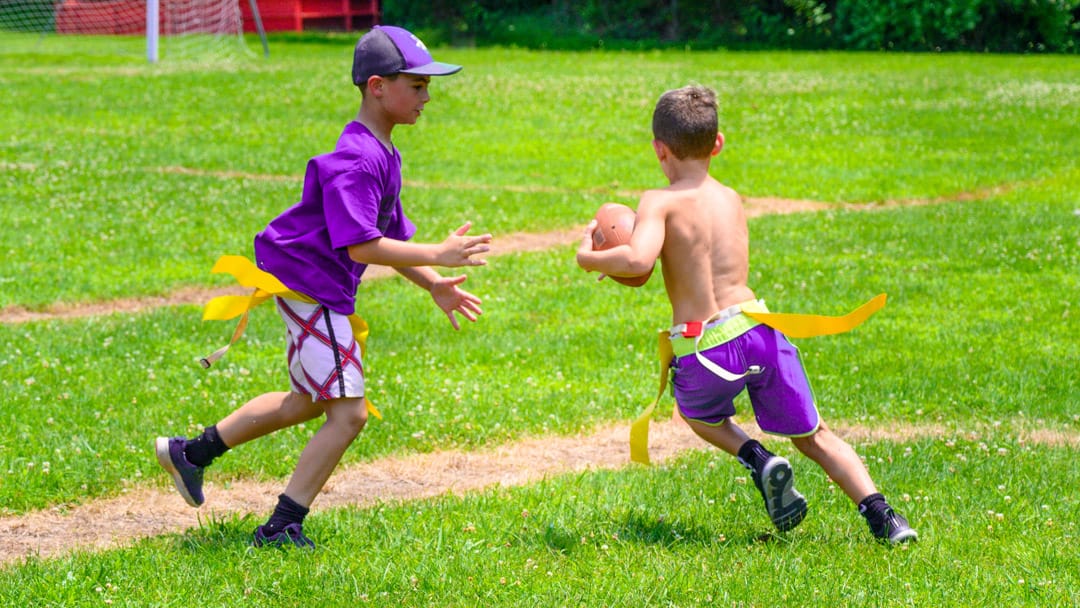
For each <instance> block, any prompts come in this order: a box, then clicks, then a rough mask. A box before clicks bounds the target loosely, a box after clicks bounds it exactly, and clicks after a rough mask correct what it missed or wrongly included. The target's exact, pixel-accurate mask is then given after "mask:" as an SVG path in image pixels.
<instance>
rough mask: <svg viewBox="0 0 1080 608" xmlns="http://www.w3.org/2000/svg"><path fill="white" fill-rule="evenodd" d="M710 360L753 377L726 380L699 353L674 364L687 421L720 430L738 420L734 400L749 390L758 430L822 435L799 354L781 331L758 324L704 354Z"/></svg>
mask: <svg viewBox="0 0 1080 608" xmlns="http://www.w3.org/2000/svg"><path fill="white" fill-rule="evenodd" d="M701 355H703V356H704V357H706V358H707V359H708V360H709V361H712V362H713V363H716V364H717V365H719V366H720V367H722V368H724V369H725V370H728V371H730V372H732V373H734V374H741V373H743V372H745V371H746V370H747V369H749V368H750V367H751V366H755V365H756V366H759V367H760V368H761V371H760V372H759V373H751V374H749V375H746V376H744V377H742V378H740V379H738V380H735V381H727V380H724V379H723V378H720V377H719V376H717V375H716V374H714V373H713V372H711V371H709V370H708V369H707V368H706V367H705V366H703V365H702V364H701V363H700V362H699V361H698V360H697V357H696V356H695V355H694V353H690V354H689V355H685V356H681V357H675V358H674V359H672V362H671V371H672V379H671V384H672V387H673V388H674V392H675V402H676V403H677V404H678V407H679V411H680V412H681V413H682V415H683V416H685V417H686V418H689V419H691V420H695V421H698V422H701V423H704V424H708V425H714V426H715V425H719V424H722V423H723V422H724V421H725V420H727V419H728V418H730V417H731V416H734V415H735V397H736V396H737V395H738V394H739V393H741V392H742V391H743V389H744V388H745V389H746V391H747V393H748V394H749V396H750V404H751V405H752V406H753V408H754V417H755V418H756V420H757V424H758V427H759V428H760V429H761V430H762V431H764V432H766V433H770V434H773V435H783V436H787V437H801V436H806V435H811V434H813V433H814V432H815V431H817V428H818V424H819V422H820V418H819V416H818V411H817V406H816V405H815V403H814V394H813V391H812V390H811V388H810V381H809V380H808V379H807V377H806V370H804V369H803V366H802V362H801V361H800V360H799V351H798V349H796V348H795V345H793V344H792V343H791V342H789V341H788V339H787V338H786V337H785V336H784V334H782V333H780V332H779V331H777V330H775V329H773V328H771V327H768V326H767V325H755V326H754V327H752V328H750V329H749V330H747V331H746V332H745V333H743V334H742V335H739V336H737V337H735V338H733V339H731V340H729V341H727V342H724V343H722V344H719V345H717V346H714V347H712V348H709V349H707V350H704V351H701Z"/></svg>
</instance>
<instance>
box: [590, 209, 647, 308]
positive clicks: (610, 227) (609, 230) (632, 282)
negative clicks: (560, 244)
mask: <svg viewBox="0 0 1080 608" xmlns="http://www.w3.org/2000/svg"><path fill="white" fill-rule="evenodd" d="M595 219H596V231H594V232H593V250H594V251H603V250H605V249H611V248H612V247H617V246H619V245H625V244H627V243H629V242H630V236H631V235H633V234H634V224H635V223H637V213H635V212H634V210H633V209H631V208H630V207H627V206H626V205H620V204H619V203H604V204H603V205H600V208H599V209H598V210H597V211H596V216H595ZM652 273H653V269H652V268H650V269H649V272H646V273H645V274H643V275H641V276H637V277H613V276H610V275H608V278H609V279H611V280H612V281H615V282H616V283H621V284H623V285H628V286H630V287H640V286H642V285H644V284H645V283H646V282H647V281H648V280H649V277H651V276H652Z"/></svg>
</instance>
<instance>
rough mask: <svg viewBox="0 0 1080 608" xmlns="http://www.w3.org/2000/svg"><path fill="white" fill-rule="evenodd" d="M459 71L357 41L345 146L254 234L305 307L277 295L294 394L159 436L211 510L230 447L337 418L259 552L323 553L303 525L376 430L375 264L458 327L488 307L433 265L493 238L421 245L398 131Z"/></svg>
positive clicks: (393, 45)
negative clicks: (356, 323)
mask: <svg viewBox="0 0 1080 608" xmlns="http://www.w3.org/2000/svg"><path fill="white" fill-rule="evenodd" d="M459 70H461V66H456V65H450V64H446V63H440V62H436V61H434V60H433V59H432V57H431V55H430V54H429V53H428V51H427V48H426V47H425V46H424V44H423V43H422V42H421V41H420V40H419V39H418V38H417V37H416V36H414V35H412V34H411V33H409V32H408V31H406V30H404V29H401V28H398V27H393V26H375V27H374V28H373V29H372V30H371V31H370V32H368V33H367V34H365V35H364V36H363V37H361V38H360V40H359V41H358V42H357V44H356V49H355V51H354V54H353V67H352V75H353V82H354V84H356V86H357V87H359V89H360V93H361V95H362V101H361V103H360V110H359V113H358V114H357V117H356V120H355V121H353V122H351V123H349V124H348V125H346V126H345V130H344V132H343V133H342V134H341V137H340V138H339V139H338V142H337V147H336V149H335V150H334V151H333V152H331V153H329V154H324V155H321V156H316V157H315V158H312V159H311V160H310V161H309V162H308V166H307V172H306V174H305V177H304V189H303V195H302V197H301V199H300V202H299V203H297V204H295V205H293V206H292V207H290V208H288V209H286V210H285V212H283V213H282V214H281V215H279V216H278V217H276V218H274V219H273V220H272V221H271V222H270V224H269V225H267V227H266V228H265V229H264V230H263V231H262V232H260V233H259V234H257V235H256V236H255V259H256V263H257V264H258V267H259V269H261V270H263V271H265V272H267V273H269V274H271V275H273V276H274V278H276V279H278V280H279V281H280V282H281V283H282V284H284V285H285V286H286V287H287V288H289V289H290V290H292V291H293V292H295V293H296V294H301V295H300V297H301V299H293V298H291V297H281V296H278V297H275V298H274V300H275V303H276V304H277V307H278V311H279V312H280V313H281V316H282V319H283V320H284V321H285V325H286V328H287V337H288V344H287V353H288V362H289V380H290V384H291V390H290V391H289V392H274V393H266V394H264V395H260V396H258V397H255V398H254V399H252V400H251V401H248V402H247V403H245V404H244V405H243V406H241V407H240V408H239V409H237V410H236V411H234V412H233V413H231V414H229V415H228V416H226V417H225V418H224V419H222V420H221V421H220V422H218V423H217V424H216V425H214V426H210V427H207V428H206V429H205V430H204V432H203V433H202V435H200V436H199V437H196V438H194V439H185V438H183V437H172V438H168V437H158V439H157V443H156V451H157V457H158V461H159V462H160V463H161V465H162V467H164V468H165V470H167V471H168V472H169V474H170V475H172V477H173V481H174V482H175V484H176V488H177V490H179V492H180V494H181V495H182V496H183V497H184V499H185V500H186V501H187V502H188V503H189V504H191V505H192V506H196V507H197V506H199V505H201V504H202V503H203V501H204V497H203V492H202V479H203V470H204V469H205V468H206V467H207V466H208V465H209V464H210V463H211V462H212V461H213V460H214V458H216V457H217V456H220V455H221V454H223V453H225V451H226V450H228V449H230V448H232V447H236V446H237V445H240V444H242V443H245V442H247V441H251V440H252V439H256V438H258V437H261V436H263V435H266V434H269V433H272V432H274V431H277V430H279V429H282V428H285V427H288V426H292V425H295V424H299V423H301V422H305V421H307V420H312V419H314V418H318V417H320V416H323V415H325V416H326V421H325V422H324V423H323V425H322V426H321V427H320V428H319V430H318V432H317V433H315V435H314V436H313V437H312V438H311V440H310V441H309V442H308V444H307V446H305V448H304V450H303V452H302V453H301V455H300V459H299V461H298V462H297V465H296V470H295V471H294V473H293V475H292V477H291V478H290V480H289V483H288V485H287V486H286V487H285V491H284V492H283V493H282V494H281V495H280V496H279V497H278V504H277V507H276V508H275V509H274V513H273V514H272V515H271V516H270V518H269V520H268V521H267V522H266V523H265V524H263V525H261V526H259V527H258V528H256V529H255V534H254V541H253V543H254V545H255V546H263V545H267V544H285V545H296V546H300V547H314V543H313V542H312V541H311V540H310V539H309V538H308V537H306V536H305V535H304V534H303V529H302V526H303V521H304V517H305V516H306V515H307V513H308V510H309V508H310V506H311V503H312V502H313V501H314V499H315V497H316V496H317V495H318V493H319V492H320V491H321V490H322V487H323V485H324V484H325V483H326V481H327V479H329V477H330V474H331V473H332V472H333V470H334V468H335V467H336V466H337V463H338V462H339V461H340V459H341V456H342V455H343V454H344V453H345V450H346V449H347V448H348V447H349V445H350V444H351V443H352V441H353V440H354V439H355V438H356V437H357V435H359V433H360V431H361V430H362V429H363V428H364V425H365V423H366V422H367V414H368V412H367V407H366V401H365V399H364V394H365V391H364V374H363V367H362V363H361V360H360V347H359V346H358V344H357V341H356V339H355V337H354V335H353V329H352V327H351V325H350V320H349V317H350V316H351V315H353V314H354V313H355V310H356V290H357V287H358V286H359V284H360V278H361V276H362V275H363V273H364V270H365V269H366V268H367V266H368V265H369V264H380V265H384V266H390V267H393V268H394V269H395V270H397V272H399V273H400V274H401V275H403V276H405V277H406V278H407V279H409V280H410V281H412V282H413V283H415V284H417V285H418V286H420V287H423V288H424V289H426V290H427V291H429V292H430V293H431V296H432V298H433V299H434V300H435V303H436V305H438V306H439V308H440V309H442V311H443V312H444V313H446V316H447V317H448V318H449V320H450V323H451V324H452V325H453V327H454V329H455V330H456V329H459V328H460V327H459V324H458V320H457V317H456V316H455V313H456V314H460V315H461V316H463V317H465V318H466V319H468V320H470V321H475V320H476V318H477V316H478V315H480V314H481V313H482V311H481V309H480V299H479V298H478V297H476V296H475V295H473V294H471V293H469V292H467V291H464V290H463V289H461V288H460V285H461V283H463V282H464V281H465V278H466V277H465V275H459V276H455V277H443V276H441V275H440V274H439V273H437V272H436V271H435V270H433V269H432V268H431V266H445V267H458V266H480V265H483V264H485V261H484V260H483V259H480V258H477V257H474V256H476V255H477V254H482V253H484V252H486V251H488V250H489V246H490V245H489V244H490V242H491V235H490V234H485V235H482V236H468V235H467V233H468V231H469V228H470V224H469V223H465V224H464V225H463V226H461V227H460V228H458V229H457V230H456V231H454V233H453V234H451V235H450V236H449V237H447V239H446V240H444V241H443V242H441V243H410V242H408V241H409V239H410V238H412V236H413V234H414V233H415V232H416V227H415V226H414V225H413V223H412V222H411V221H409V218H408V217H406V216H405V212H404V210H403V209H402V206H401V199H400V193H401V156H400V154H399V153H398V150H397V148H395V147H394V145H393V143H392V142H391V140H390V132H391V131H392V130H393V128H394V126H395V125H399V124H414V123H416V120H417V119H418V118H419V117H420V113H421V111H423V108H424V104H426V103H427V102H428V101H429V100H430V96H429V94H428V84H429V83H430V81H431V77H432V76H441V75H449V74H454V73H456V72H458V71H459Z"/></svg>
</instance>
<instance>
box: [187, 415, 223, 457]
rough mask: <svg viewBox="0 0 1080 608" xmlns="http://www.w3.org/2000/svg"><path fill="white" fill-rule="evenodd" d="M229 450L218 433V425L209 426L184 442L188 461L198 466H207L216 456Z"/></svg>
mask: <svg viewBox="0 0 1080 608" xmlns="http://www.w3.org/2000/svg"><path fill="white" fill-rule="evenodd" d="M227 451H229V446H227V445H225V442H224V441H222V440H221V436H220V435H218V432H217V425H214V426H208V427H206V429H205V430H203V433H202V435H199V436H198V437H196V438H195V439H192V440H190V441H188V442H187V443H186V444H184V456H185V457H187V459H188V462H190V463H191V464H193V465H195V466H197V467H205V466H207V465H209V464H210V463H211V462H213V461H214V459H215V458H217V457H218V456H221V455H222V454H224V453H225V452H227Z"/></svg>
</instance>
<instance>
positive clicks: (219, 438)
mask: <svg viewBox="0 0 1080 608" xmlns="http://www.w3.org/2000/svg"><path fill="white" fill-rule="evenodd" d="M322 412H323V410H322V408H321V407H319V406H318V405H315V404H314V403H313V402H312V400H311V397H310V396H308V395H303V394H300V393H280V392H278V393H266V394H263V395H259V396H258V397H255V398H254V399H252V400H251V401H248V402H247V403H245V404H244V405H242V406H240V407H239V408H238V409H237V410H236V411H234V412H233V413H231V414H229V415H228V416H226V417H225V418H224V419H223V420H222V421H221V422H219V423H217V424H216V425H214V426H211V427H207V428H206V430H204V431H203V433H202V434H201V435H200V436H198V437H196V438H194V439H191V440H188V439H185V438H183V437H158V438H157V441H156V443H155V451H156V452H157V459H158V463H159V464H161V466H162V468H164V469H165V470H166V471H167V472H168V473H169V474H170V475H171V476H172V478H173V483H174V484H175V485H176V489H177V491H178V492H180V495H181V496H182V497H183V498H184V500H185V501H187V503H188V504H190V505H191V506H193V507H198V506H199V505H201V504H202V503H203V502H204V500H205V498H204V496H203V491H202V483H203V470H204V469H205V468H206V467H207V466H208V465H209V464H210V463H211V462H213V460H214V458H216V457H218V456H220V455H221V454H223V453H224V452H225V451H226V450H228V449H229V448H233V447H236V446H238V445H240V444H241V443H246V442H248V441H251V440H252V439H255V438H257V437H261V436H263V435H266V434H268V433H272V432H274V431H276V430H279V429H282V428H285V427H287V426H292V425H294V424H299V423H301V422H305V421H307V420H311V419H312V418H315V417H317V416H319V415H321V414H322Z"/></svg>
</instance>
